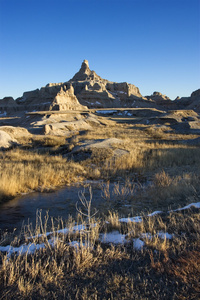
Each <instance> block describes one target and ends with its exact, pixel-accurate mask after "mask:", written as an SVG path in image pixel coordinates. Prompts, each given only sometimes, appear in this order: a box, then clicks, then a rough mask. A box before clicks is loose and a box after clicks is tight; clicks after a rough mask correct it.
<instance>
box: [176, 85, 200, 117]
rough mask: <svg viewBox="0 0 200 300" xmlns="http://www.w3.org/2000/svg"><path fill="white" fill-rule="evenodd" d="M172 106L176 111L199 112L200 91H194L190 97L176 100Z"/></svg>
mask: <svg viewBox="0 0 200 300" xmlns="http://www.w3.org/2000/svg"><path fill="white" fill-rule="evenodd" d="M174 104H175V105H176V106H177V109H188V110H191V109H192V110H194V111H196V112H200V89H198V90H196V91H194V92H193V93H192V94H191V96H190V97H182V98H179V99H176V100H175V101H174Z"/></svg>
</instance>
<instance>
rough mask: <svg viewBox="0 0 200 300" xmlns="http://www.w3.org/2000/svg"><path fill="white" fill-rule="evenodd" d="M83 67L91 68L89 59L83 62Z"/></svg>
mask: <svg viewBox="0 0 200 300" xmlns="http://www.w3.org/2000/svg"><path fill="white" fill-rule="evenodd" d="M82 66H87V67H88V68H89V62H88V60H87V59H84V61H83V62H82Z"/></svg>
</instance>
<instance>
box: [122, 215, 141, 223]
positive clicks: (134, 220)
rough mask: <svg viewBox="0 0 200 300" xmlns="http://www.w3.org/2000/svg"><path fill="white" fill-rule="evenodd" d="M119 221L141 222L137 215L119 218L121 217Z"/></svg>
mask: <svg viewBox="0 0 200 300" xmlns="http://www.w3.org/2000/svg"><path fill="white" fill-rule="evenodd" d="M119 222H123V223H128V222H135V223H140V222H142V217H140V216H137V217H132V218H121V219H119Z"/></svg>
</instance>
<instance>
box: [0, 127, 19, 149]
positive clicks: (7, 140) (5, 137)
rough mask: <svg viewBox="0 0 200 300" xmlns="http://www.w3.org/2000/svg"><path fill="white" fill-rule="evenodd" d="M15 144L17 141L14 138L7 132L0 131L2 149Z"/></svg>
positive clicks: (0, 146)
mask: <svg viewBox="0 0 200 300" xmlns="http://www.w3.org/2000/svg"><path fill="white" fill-rule="evenodd" d="M14 143H17V140H15V139H14V138H12V137H11V136H10V135H9V134H8V133H7V132H5V131H3V130H0V148H9V147H11V146H12V145H13V144H14Z"/></svg>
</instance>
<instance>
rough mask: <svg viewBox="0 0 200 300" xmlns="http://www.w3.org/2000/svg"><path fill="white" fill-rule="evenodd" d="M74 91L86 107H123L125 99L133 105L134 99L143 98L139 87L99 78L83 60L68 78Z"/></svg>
mask: <svg viewBox="0 0 200 300" xmlns="http://www.w3.org/2000/svg"><path fill="white" fill-rule="evenodd" d="M70 82H71V84H72V85H73V87H74V93H75V95H76V97H77V98H78V100H79V102H80V103H81V104H82V105H86V106H87V107H88V108H99V107H123V106H126V104H127V103H126V101H127V100H128V104H129V105H130V106H133V107H134V106H135V102H134V100H136V99H139V100H143V97H142V95H141V94H140V91H139V89H138V88H137V87H136V86H135V85H133V84H129V83H127V82H122V83H116V82H112V81H108V80H106V79H103V78H101V77H100V76H99V75H97V74H96V73H95V72H94V71H91V70H90V68H89V63H88V61H87V60H84V61H83V63H82V66H81V68H80V70H79V72H78V73H76V74H75V75H74V77H73V78H72V79H71V80H70Z"/></svg>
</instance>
